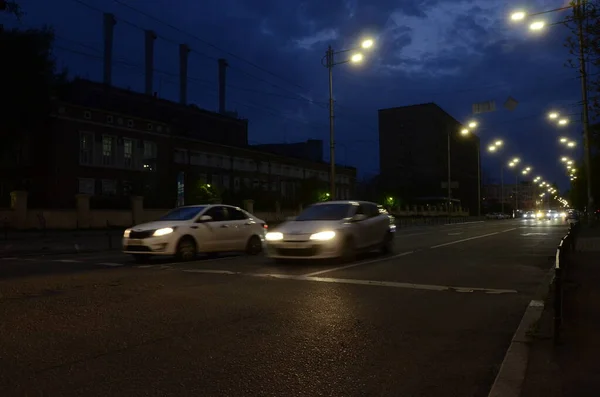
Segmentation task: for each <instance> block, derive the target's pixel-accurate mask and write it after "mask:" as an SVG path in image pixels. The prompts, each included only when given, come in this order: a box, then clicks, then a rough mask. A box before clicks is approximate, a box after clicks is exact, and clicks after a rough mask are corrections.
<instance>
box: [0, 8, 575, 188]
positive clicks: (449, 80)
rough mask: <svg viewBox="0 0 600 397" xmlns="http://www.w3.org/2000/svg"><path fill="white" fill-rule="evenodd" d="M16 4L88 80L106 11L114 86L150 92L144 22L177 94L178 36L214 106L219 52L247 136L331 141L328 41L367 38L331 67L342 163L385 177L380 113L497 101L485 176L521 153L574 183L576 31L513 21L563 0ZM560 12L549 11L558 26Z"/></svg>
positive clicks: (98, 69) (488, 125)
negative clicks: (562, 124)
mask: <svg viewBox="0 0 600 397" xmlns="http://www.w3.org/2000/svg"><path fill="white" fill-rule="evenodd" d="M20 3H21V5H22V7H23V9H24V11H25V12H26V15H25V17H24V18H23V20H22V22H21V26H22V27H39V26H41V25H43V24H48V25H51V26H53V27H54V28H55V31H56V34H57V41H56V44H57V48H56V51H55V53H56V56H57V58H58V60H59V62H60V64H61V65H64V66H67V67H68V68H69V70H70V72H71V73H72V74H75V75H79V76H82V77H87V78H90V79H94V80H101V77H102V74H101V73H102V65H101V60H100V55H101V54H102V53H101V49H102V11H106V12H112V13H114V14H115V16H116V19H117V25H116V27H115V47H114V51H115V59H116V60H117V62H118V63H117V64H116V65H115V68H114V71H113V73H114V77H113V81H114V83H115V85H119V86H123V87H130V88H131V89H133V90H139V91H142V90H143V79H144V77H143V69H142V65H143V60H144V53H143V51H144V33H143V29H152V30H154V31H155V32H156V33H157V35H158V40H157V41H156V46H155V67H156V69H157V70H159V71H160V72H158V73H156V75H155V82H154V86H155V90H156V91H159V95H160V96H161V97H163V98H167V99H172V100H177V98H178V88H177V87H178V83H177V77H176V75H177V72H178V48H177V44H178V43H186V44H188V45H189V46H190V47H191V49H192V52H191V54H190V58H189V59H190V63H189V76H190V77H191V79H190V85H189V88H188V90H189V93H188V98H189V101H190V102H193V103H196V104H197V105H198V106H200V107H203V108H206V109H209V110H216V108H217V96H216V93H217V63H216V59H217V58H221V57H223V58H227V60H228V62H229V64H230V68H229V70H228V84H229V86H228V94H227V95H228V97H227V99H228V104H227V105H228V108H229V109H230V110H237V111H238V112H239V114H240V115H242V116H244V117H246V118H248V119H249V139H250V141H251V143H267V142H286V141H287V142H294V141H303V140H306V139H309V138H315V139H323V140H325V141H327V140H328V134H329V131H328V111H327V98H328V85H327V70H326V69H325V68H324V67H323V66H322V65H321V59H322V57H323V55H324V53H325V50H326V49H327V46H328V45H329V44H331V45H332V46H333V48H334V49H336V50H342V49H347V48H352V47H355V46H356V45H357V44H358V43H360V41H361V39H362V38H363V37H367V36H368V37H372V38H374V39H375V41H376V45H375V47H374V48H373V50H372V51H370V52H368V53H365V62H363V63H362V64H360V65H351V64H345V65H339V66H336V67H335V68H334V92H335V99H336V107H337V108H336V110H337V118H336V122H337V124H336V140H337V142H338V145H339V146H338V151H337V153H338V154H337V158H338V160H339V161H340V162H342V163H346V164H350V165H354V166H356V167H358V168H359V172H360V174H361V175H363V176H364V175H374V174H376V173H377V172H378V164H379V163H378V133H377V109H380V108H385V107H394V106H403V105H410V104H415V103H424V102H436V103H437V104H438V105H440V106H441V107H442V108H443V109H445V110H446V111H447V112H448V113H450V114H451V115H452V116H454V117H455V118H456V119H458V120H460V121H463V122H467V121H468V120H470V119H471V118H472V117H473V116H472V114H471V105H472V104H473V103H476V102H480V101H488V100H494V101H496V103H497V109H498V110H497V111H496V112H494V113H487V114H482V115H478V116H477V119H478V121H479V123H480V129H479V131H478V134H479V135H480V137H481V142H482V146H487V143H488V142H491V141H493V140H495V139H497V138H502V139H504V141H505V142H506V147H505V148H504V150H503V154H502V155H500V154H498V155H494V156H492V155H490V154H488V153H485V152H483V153H482V162H483V167H484V169H483V172H484V178H486V179H487V178H492V179H493V178H496V179H497V178H498V177H499V167H500V157H501V156H504V158H507V157H509V156H514V155H517V156H519V157H521V158H522V159H523V160H524V165H525V163H526V165H529V166H532V167H533V168H534V176H536V175H541V176H543V177H544V178H545V179H547V180H550V181H558V182H559V185H560V186H561V188H563V189H566V188H568V179H567V178H566V177H565V176H564V172H563V168H562V166H561V165H560V163H559V161H558V158H559V156H560V155H562V154H566V152H565V151H564V150H561V149H560V146H559V144H558V137H559V136H560V135H567V136H570V137H571V138H574V139H577V140H579V141H580V137H581V124H580V122H579V120H580V116H579V112H580V106H579V105H578V104H579V103H580V97H581V94H580V84H579V80H578V79H577V71H576V70H574V69H570V68H568V67H565V65H564V64H565V62H566V61H567V60H568V59H569V58H570V57H571V56H570V55H569V52H568V50H567V49H566V48H565V47H564V46H563V42H564V39H565V38H566V37H567V36H568V35H569V30H568V29H567V28H566V27H564V26H560V25H558V26H551V27H549V28H548V29H546V30H545V31H544V32H538V33H535V34H534V33H533V32H530V31H528V30H527V27H526V26H527V25H526V24H522V25H517V24H514V23H511V22H510V21H509V20H508V15H509V14H510V13H511V12H512V11H513V10H516V9H523V8H524V9H526V10H530V11H531V12H539V11H545V10H550V9H554V8H558V7H561V6H564V5H566V4H567V2H566V1H565V0H555V1H550V0H537V1H533V0H522V1H510V0H509V1H497V0H413V1H408V0H407V1H397V0H395V1H392V0H369V1H367V0H364V1H361V0H328V1H326V2H325V1H317V0H306V1H294V0H290V1H280V0H279V1H276V0H205V1H192V0H181V1H177V2H175V1H167V0H144V1H142V0H119V1H113V0H54V1H52V2H48V0H21V1H20ZM82 3H84V4H86V5H87V6H86V5H84V4H82ZM119 3H122V4H119ZM123 4H125V5H129V6H131V7H134V8H135V9H137V10H139V11H142V12H143V13H146V14H148V15H151V16H154V17H155V18H150V17H148V16H145V15H143V13H140V12H137V11H135V10H132V9H131V8H128V7H127V6H124V5H123ZM564 16H565V14H564V12H563V13H552V14H548V15H546V16H545V17H546V18H547V21H548V22H553V21H558V20H560V19H562V18H563V17H564ZM0 18H1V20H0V22H4V23H5V25H8V26H11V24H12V25H13V26H17V25H18V24H16V23H11V21H10V19H9V18H8V17H6V16H2V17H0ZM169 25H171V26H169ZM509 96H512V97H514V98H515V99H516V100H517V101H519V105H518V107H517V108H516V109H515V110H514V111H508V110H506V109H504V108H503V106H502V105H503V103H504V101H505V100H506V99H507V98H508V97H509ZM551 109H558V110H560V111H561V112H563V113H568V114H571V115H572V116H571V123H570V125H569V126H568V127H567V128H565V129H562V130H559V129H558V128H557V127H556V126H554V125H552V124H551V123H549V122H548V120H547V119H546V117H545V115H546V114H547V112H548V111H549V110H551ZM579 146H581V145H579ZM570 155H571V156H574V155H575V154H574V153H570ZM326 157H327V156H326Z"/></svg>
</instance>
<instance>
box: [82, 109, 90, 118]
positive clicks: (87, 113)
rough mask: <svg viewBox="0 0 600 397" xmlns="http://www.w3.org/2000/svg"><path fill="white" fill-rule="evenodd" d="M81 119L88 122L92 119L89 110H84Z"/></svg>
mask: <svg viewBox="0 0 600 397" xmlns="http://www.w3.org/2000/svg"><path fill="white" fill-rule="evenodd" d="M83 117H84V118H85V119H86V120H90V119H91V118H92V112H90V111H89V110H86V111H85V112H83Z"/></svg>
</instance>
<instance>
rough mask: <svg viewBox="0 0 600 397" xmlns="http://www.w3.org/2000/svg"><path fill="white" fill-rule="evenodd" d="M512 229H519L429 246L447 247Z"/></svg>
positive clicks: (433, 247) (493, 234)
mask: <svg viewBox="0 0 600 397" xmlns="http://www.w3.org/2000/svg"><path fill="white" fill-rule="evenodd" d="M512 230H517V228H514V229H507V230H503V231H501V232H495V233H488V234H482V235H481V236H474V237H469V238H463V239H462V240H456V241H451V242H449V243H444V244H438V245H434V246H432V247H429V248H430V249H435V248H441V247H446V246H448V245H453V244H459V243H464V242H465V241H471V240H477V239H479V238H484V237H489V236H495V235H496V234H500V233H506V232H510V231H512Z"/></svg>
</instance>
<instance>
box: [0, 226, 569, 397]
mask: <svg viewBox="0 0 600 397" xmlns="http://www.w3.org/2000/svg"><path fill="white" fill-rule="evenodd" d="M565 232H566V225H564V224H562V223H557V222H556V223H555V222H536V221H492V222H484V223H472V224H464V225H452V226H435V227H434V226H432V227H422V228H412V229H405V230H400V231H399V233H398V236H397V238H396V252H395V254H394V255H392V256H387V257H382V256H375V255H367V256H365V257H362V258H359V259H358V260H357V261H356V262H354V263H351V264H348V265H345V266H335V265H332V264H328V263H317V262H309V263H298V264H287V265H276V264H274V263H271V262H270V261H269V260H267V259H265V258H263V257H260V256H259V257H246V256H228V257H221V258H217V259H200V260H198V261H194V262H187V263H173V262H171V261H170V260H160V261H159V260H155V261H152V262H151V263H149V264H147V265H141V266H140V265H137V264H134V263H133V262H132V261H131V260H130V259H129V258H128V257H126V256H124V255H122V254H120V253H117V252H105V253H95V254H79V255H62V256H61V255H55V256H23V257H15V258H3V259H0V319H2V320H1V321H0V395H2V396H22V395H44V396H159V395H160V396H286V397H287V396H460V397H465V396H486V395H487V393H488V392H489V389H490V387H491V384H492V382H493V380H494V377H495V375H496V373H497V371H498V369H499V366H500V364H501V362H502V359H503V357H504V354H505V352H506V349H507V347H508V345H509V343H510V339H511V337H512V335H513V333H514V331H515V330H516V328H517V326H518V324H519V321H520V319H521V317H522V315H523V313H524V311H525V308H526V306H527V304H528V302H529V300H530V299H531V298H532V296H533V294H534V293H535V291H536V290H537V288H538V287H539V285H540V283H541V282H542V279H543V278H544V276H545V275H546V274H547V271H548V269H549V268H550V267H551V263H550V261H549V260H548V258H549V257H550V256H552V255H553V253H554V249H555V247H556V244H557V243H558V241H559V239H560V238H561V237H562V235H564V233H565Z"/></svg>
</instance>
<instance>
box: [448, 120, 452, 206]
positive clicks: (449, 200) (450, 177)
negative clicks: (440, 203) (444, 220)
mask: <svg viewBox="0 0 600 397" xmlns="http://www.w3.org/2000/svg"><path fill="white" fill-rule="evenodd" d="M450 134H451V130H448V208H447V209H448V216H450V205H451V202H452V188H451V187H450V184H451V182H452V169H451V168H450V167H451V165H452V164H451V163H450Z"/></svg>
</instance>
